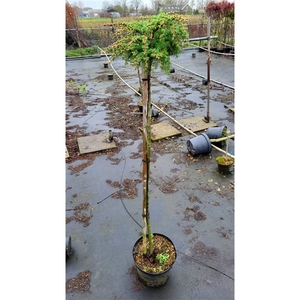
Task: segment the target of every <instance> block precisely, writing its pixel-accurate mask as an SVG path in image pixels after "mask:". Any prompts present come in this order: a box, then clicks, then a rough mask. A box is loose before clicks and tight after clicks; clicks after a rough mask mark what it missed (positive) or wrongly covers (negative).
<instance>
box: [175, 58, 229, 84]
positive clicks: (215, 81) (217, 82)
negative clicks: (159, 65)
mask: <svg viewBox="0 0 300 300" xmlns="http://www.w3.org/2000/svg"><path fill="white" fill-rule="evenodd" d="M171 64H172V65H175V66H177V67H179V68H181V69H183V70H185V71H188V72H190V73H192V74H194V75H196V76H199V77H201V78H205V76H203V75H201V74H198V73H195V72H193V71H191V70H189V69H187V68H185V67H182V66H180V65H178V64H176V63H174V62H172V61H171ZM210 81H212V82H214V83H216V84H220V85H223V86H225V87H228V88H229V89H232V90H234V87H233V86H230V85H227V84H225V83H222V82H220V81H217V80H213V79H211V80H210Z"/></svg>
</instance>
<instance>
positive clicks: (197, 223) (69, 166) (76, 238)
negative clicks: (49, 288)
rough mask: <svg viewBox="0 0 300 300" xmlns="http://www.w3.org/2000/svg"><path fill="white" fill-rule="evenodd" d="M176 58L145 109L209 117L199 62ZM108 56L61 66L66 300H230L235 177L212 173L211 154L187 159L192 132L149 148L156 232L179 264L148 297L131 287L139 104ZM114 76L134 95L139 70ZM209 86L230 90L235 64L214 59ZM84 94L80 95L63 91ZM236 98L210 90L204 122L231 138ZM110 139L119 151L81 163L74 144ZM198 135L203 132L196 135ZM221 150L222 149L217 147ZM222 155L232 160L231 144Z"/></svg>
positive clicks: (122, 68)
mask: <svg viewBox="0 0 300 300" xmlns="http://www.w3.org/2000/svg"><path fill="white" fill-rule="evenodd" d="M192 52H193V50H186V51H183V53H181V54H180V55H179V57H178V58H172V59H171V60H172V62H174V63H176V65H175V64H174V65H173V66H172V67H173V68H174V69H175V72H174V73H171V74H164V73H162V72H161V71H160V69H157V70H156V71H155V72H154V73H153V76H152V79H151V82H152V102H154V103H155V104H157V105H158V106H159V107H164V111H165V112H167V113H168V114H169V115H171V116H172V117H173V118H174V119H176V120H178V121H179V120H180V119H183V118H188V117H192V116H198V115H203V116H205V115H206V107H207V86H205V85H203V84H202V78H201V77H200V76H196V75H195V74H192V73H189V72H188V71H186V70H184V69H183V68H180V67H178V66H177V65H179V66H182V67H184V68H186V69H188V70H191V71H193V72H194V73H197V74H200V75H203V76H206V72H207V64H206V59H207V55H206V53H204V52H202V53H200V52H196V57H195V58H193V57H192V54H191V53H192ZM106 60H107V59H106V58H105V57H99V58H94V59H80V60H78V59H77V60H75V59H74V60H67V61H66V147H67V150H68V152H69V157H68V158H66V236H70V237H71V240H72V249H73V253H72V255H71V257H70V258H69V259H68V260H67V261H66V299H68V300H71V299H74V300H75V299H76V300H80V299H101V300H102V299H105V300H106V299H153V298H159V299H180V300H181V299H183V300H184V299H211V300H213V299H214V300H220V299H222V300H225V299H234V172H232V173H231V174H228V175H222V174H220V173H218V169H217V163H216V161H215V158H216V157H217V156H219V155H221V153H220V152H219V151H217V150H215V149H212V151H211V153H210V154H208V155H198V156H195V157H193V156H192V155H190V154H189V153H188V151H187V147H186V142H187V140H188V139H191V138H192V137H193V136H191V135H190V134H189V133H187V132H186V131H185V130H184V129H182V128H180V127H179V126H178V125H176V124H175V123H172V121H171V120H170V119H169V118H168V117H167V116H166V115H164V114H162V113H160V114H159V116H158V117H156V118H153V124H155V123H158V122H168V123H170V124H171V125H173V126H174V127H175V128H177V129H178V130H180V132H181V134H180V135H179V136H176V137H173V138H167V139H163V140H160V141H157V142H153V143H152V149H151V167H150V170H151V172H150V193H151V194H150V210H151V220H152V229H153V232H158V233H162V234H164V235H166V236H168V237H169V238H170V239H171V240H172V241H173V243H174V244H175V247H176V250H177V260H176V262H175V264H174V265H173V268H172V269H171V272H170V278H169V279H168V281H167V283H166V285H164V286H163V287H161V288H159V289H153V288H147V287H145V286H144V285H143V284H142V283H140V282H139V281H138V279H137V275H136V271H135V266H134V263H133V257H132V249H133V245H134V243H135V242H136V240H137V239H138V238H139V237H140V235H141V224H142V216H141V208H142V198H141V197H142V192H141V191H142V177H141V172H142V165H141V163H142V160H141V159H142V156H141V153H142V138H141V133H140V130H139V127H141V125H142V123H141V122H142V116H141V115H140V113H139V111H138V106H137V102H138V101H140V97H139V96H137V95H136V94H135V93H134V92H133V91H132V90H131V89H130V88H129V87H128V86H127V85H125V84H124V82H123V81H121V80H120V79H119V77H118V76H117V75H116V74H114V79H113V80H109V79H108V74H111V73H113V70H112V68H111V67H110V66H109V68H104V62H105V61H106ZM112 64H113V67H114V68H115V69H116V71H117V72H118V74H119V75H120V76H121V77H122V78H123V79H124V80H125V82H126V83H127V84H129V85H130V86H132V87H133V88H136V87H137V86H138V84H139V83H138V77H137V71H136V70H134V69H133V68H131V67H130V66H128V65H126V64H125V63H124V61H122V60H121V59H116V60H115V61H114V62H113V63H112ZM210 76H211V79H213V80H215V81H218V82H221V83H223V84H226V85H227V86H232V87H234V60H233V59H232V58H230V57H225V56H221V55H212V57H211V72H210ZM71 80H72V81H73V82H74V83H75V85H84V84H86V85H87V88H86V94H85V95H84V96H82V95H78V93H77V92H76V89H74V88H73V87H72V86H70V85H69V82H70V81H71ZM232 107H234V89H230V88H228V87H224V86H222V85H219V84H216V83H214V82H212V83H211V89H210V117H211V120H212V121H213V122H215V123H216V124H217V125H218V126H223V125H226V126H227V127H228V129H229V130H230V131H231V133H234V113H233V111H231V110H230V109H229V108H232ZM109 129H111V130H112V131H113V134H114V141H115V143H116V148H114V149H110V150H105V151H100V152H95V153H88V154H84V155H79V150H78V144H77V138H78V137H83V136H90V135H94V134H98V133H105V132H107V133H108V130H109ZM199 133H200V132H199ZM222 149H223V150H224V149H225V148H224V146H223V147H222ZM228 152H230V153H231V154H234V140H229V144H228Z"/></svg>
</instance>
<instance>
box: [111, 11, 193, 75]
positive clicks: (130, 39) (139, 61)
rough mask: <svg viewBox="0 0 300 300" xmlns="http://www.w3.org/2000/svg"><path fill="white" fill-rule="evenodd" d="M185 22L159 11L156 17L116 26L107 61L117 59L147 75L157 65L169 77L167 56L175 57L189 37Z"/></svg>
mask: <svg viewBox="0 0 300 300" xmlns="http://www.w3.org/2000/svg"><path fill="white" fill-rule="evenodd" d="M185 21H186V20H185V18H184V16H182V15H177V14H168V13H164V12H162V11H160V13H159V14H158V15H154V16H151V17H144V18H142V19H141V20H138V21H131V22H128V23H121V24H118V26H119V28H118V30H117V31H116V33H115V34H116V38H117V41H116V42H115V43H113V44H112V45H111V46H110V51H111V54H112V55H111V59H114V58H116V57H118V56H121V57H122V58H123V59H124V60H125V62H126V63H130V64H131V65H132V66H134V67H136V68H138V67H139V66H142V68H143V71H144V72H147V73H149V72H151V71H152V70H153V69H155V68H156V67H157V66H158V65H159V66H160V67H161V69H162V70H163V71H165V72H166V73H169V72H170V66H171V61H170V56H171V55H174V56H178V54H179V53H180V52H181V51H182V49H183V41H184V40H185V39H187V38H188V36H189V35H188V29H187V23H186V22H185Z"/></svg>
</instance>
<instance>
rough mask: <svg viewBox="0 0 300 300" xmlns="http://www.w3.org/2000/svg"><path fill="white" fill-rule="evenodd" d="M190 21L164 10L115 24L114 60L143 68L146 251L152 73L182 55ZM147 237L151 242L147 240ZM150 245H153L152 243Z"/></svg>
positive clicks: (148, 251) (145, 247) (165, 68)
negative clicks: (117, 59)
mask: <svg viewBox="0 0 300 300" xmlns="http://www.w3.org/2000/svg"><path fill="white" fill-rule="evenodd" d="M186 24H187V22H186V20H185V18H184V16H182V15H177V14H168V13H164V12H162V11H160V13H159V14H158V15H154V16H151V17H145V18H142V19H140V20H138V21H131V22H128V23H119V24H114V25H115V26H117V27H118V29H117V30H116V33H115V37H116V42H115V43H113V44H112V45H111V46H110V47H109V48H110V49H109V50H110V52H111V60H113V59H114V58H116V57H118V56H121V57H122V59H123V60H125V62H126V63H129V64H130V65H131V66H133V67H135V68H136V69H138V70H139V68H140V67H141V69H142V99H143V158H142V161H143V208H142V216H143V254H144V255H148V256H150V255H152V254H153V234H152V229H151V225H150V210H149V188H148V184H149V177H150V176H149V174H150V144H151V132H150V128H151V72H152V71H153V70H154V69H156V68H157V67H158V66H160V68H161V69H162V70H163V71H164V72H166V73H170V67H171V61H170V56H172V55H173V56H176V57H177V56H178V54H179V53H180V52H181V51H182V49H183V46H184V40H185V39H188V37H189V35H188V29H187V25H186ZM147 236H148V238H149V243H147ZM148 245H149V246H148Z"/></svg>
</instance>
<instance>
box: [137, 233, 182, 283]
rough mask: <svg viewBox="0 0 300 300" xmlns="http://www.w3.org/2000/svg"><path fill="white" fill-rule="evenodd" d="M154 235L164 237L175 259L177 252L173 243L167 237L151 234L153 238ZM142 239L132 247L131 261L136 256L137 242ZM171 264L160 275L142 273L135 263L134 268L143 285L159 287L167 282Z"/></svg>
mask: <svg viewBox="0 0 300 300" xmlns="http://www.w3.org/2000/svg"><path fill="white" fill-rule="evenodd" d="M155 235H159V236H162V237H164V238H165V239H167V240H168V241H169V242H170V243H171V244H172V245H173V247H174V250H175V255H176V258H177V252H176V249H175V245H174V244H173V242H172V241H171V240H170V239H169V238H168V237H167V236H165V235H163V234H160V233H153V236H155ZM142 239H143V237H140V238H139V239H138V240H137V241H136V242H135V244H134V246H133V250H132V256H133V261H134V255H135V254H136V251H137V245H138V244H139V242H140V241H141V240H142ZM134 262H135V261H134ZM173 264H174V263H173ZM173 264H172V265H171V266H170V267H169V268H168V269H167V270H165V271H163V272H161V273H148V272H146V271H144V270H143V269H141V268H140V267H139V266H138V265H137V264H136V263H135V266H136V270H137V274H138V278H139V280H140V281H141V282H142V283H143V284H144V285H146V286H147V287H161V286H163V285H164V284H165V283H166V282H167V280H168V278H169V275H170V270H171V269H172V266H173Z"/></svg>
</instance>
